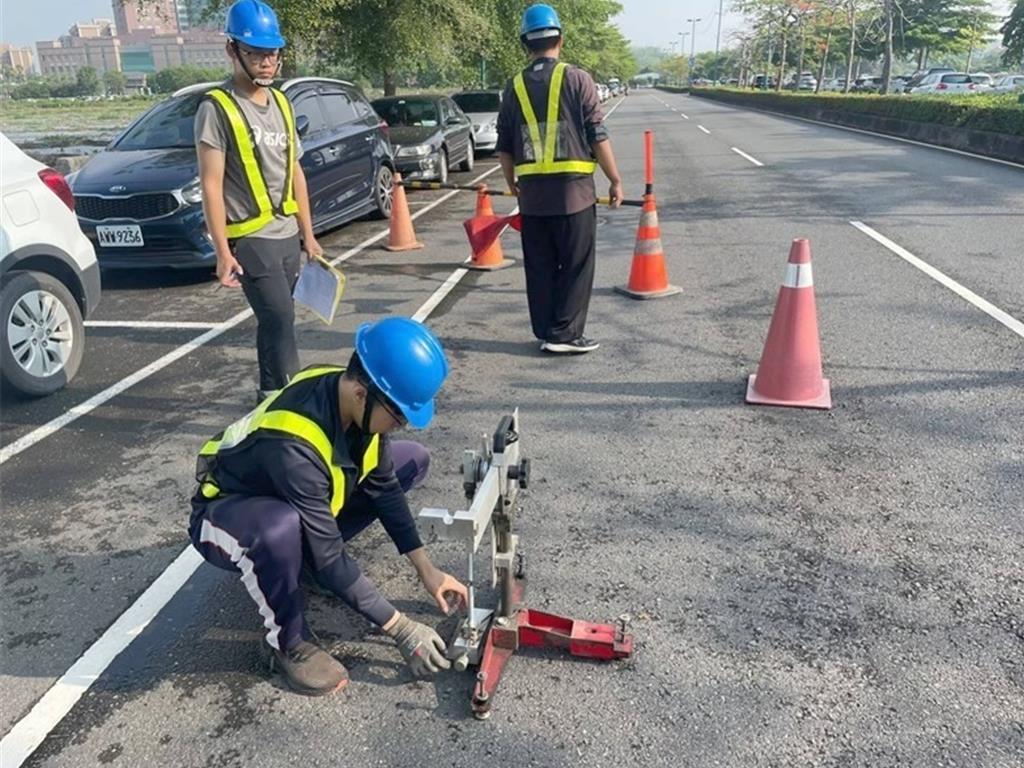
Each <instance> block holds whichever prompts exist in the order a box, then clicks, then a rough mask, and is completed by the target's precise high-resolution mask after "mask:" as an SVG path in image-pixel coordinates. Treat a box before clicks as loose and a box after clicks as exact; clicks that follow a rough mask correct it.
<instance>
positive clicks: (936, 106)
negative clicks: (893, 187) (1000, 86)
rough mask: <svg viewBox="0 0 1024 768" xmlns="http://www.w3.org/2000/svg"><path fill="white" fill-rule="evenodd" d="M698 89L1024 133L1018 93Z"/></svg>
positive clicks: (752, 102)
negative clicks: (879, 93)
mask: <svg viewBox="0 0 1024 768" xmlns="http://www.w3.org/2000/svg"><path fill="white" fill-rule="evenodd" d="M694 92H695V93H698V94H699V95H706V96H708V97H710V98H716V99H721V100H722V101H729V102H732V103H738V104H745V105H748V106H752V107H761V108H763V109H769V110H771V109H776V110H779V111H782V112H800V111H802V110H804V109H813V108H818V109H828V110H832V111H834V112H858V113H866V114H871V115H880V116H883V117H893V118H898V119H900V120H913V121H916V122H919V123H938V124H940V125H948V126H952V127H954V128H970V129H972V130H975V131H991V132H993V133H1005V134H1009V135H1011V136H1024V104H1019V103H1018V102H1017V94H1015V93H1000V94H972V95H964V96H924V95H920V96H918V95H914V96H909V95H890V96H880V95H877V94H859V93H857V94H852V93H851V94H842V93H818V94H814V93H775V92H772V91H768V92H765V91H751V90H744V89H742V88H700V89H694Z"/></svg>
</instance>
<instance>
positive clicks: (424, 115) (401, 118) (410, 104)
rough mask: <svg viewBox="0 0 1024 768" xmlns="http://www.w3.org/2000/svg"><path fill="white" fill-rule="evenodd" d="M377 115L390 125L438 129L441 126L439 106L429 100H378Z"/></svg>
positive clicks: (376, 104) (375, 102)
mask: <svg viewBox="0 0 1024 768" xmlns="http://www.w3.org/2000/svg"><path fill="white" fill-rule="evenodd" d="M373 108H374V109H376V110H377V114H378V115H380V116H381V117H382V118H384V121H385V122H386V123H387V124H388V125H409V126H422V127H428V128H436V127H437V126H438V125H440V115H439V114H438V111H437V104H436V103H435V102H434V101H433V100H428V99H377V100H376V101H374V102H373Z"/></svg>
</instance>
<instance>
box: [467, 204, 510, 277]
mask: <svg viewBox="0 0 1024 768" xmlns="http://www.w3.org/2000/svg"><path fill="white" fill-rule="evenodd" d="M497 218H498V217H496V216H495V215H494V208H493V207H492V206H491V196H490V195H488V194H487V187H486V186H481V187H480V189H478V190H477V193H476V214H475V215H474V216H473V219H471V221H477V222H486V221H495V220H496V219H497ZM466 231H467V234H470V232H469V227H467V229H466ZM502 231H504V228H499V229H498V230H497V236H496V237H495V238H494V239H493V240H490V242H489V243H487V244H486V245H485V246H484V247H483V248H478V247H477V245H476V244H475V242H474V238H473V237H472V235H471V234H470V241H469V242H470V248H471V250H472V251H473V259H472V261H471V262H470V264H469V268H470V269H480V270H488V271H493V270H495V269H504V268H505V267H510V266H512V264H513V260H512V259H506V258H505V254H504V252H503V251H502V250H501V232H502Z"/></svg>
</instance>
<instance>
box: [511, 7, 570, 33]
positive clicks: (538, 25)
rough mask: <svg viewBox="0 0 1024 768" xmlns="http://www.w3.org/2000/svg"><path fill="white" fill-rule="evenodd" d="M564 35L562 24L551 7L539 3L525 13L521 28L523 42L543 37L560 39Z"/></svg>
mask: <svg viewBox="0 0 1024 768" xmlns="http://www.w3.org/2000/svg"><path fill="white" fill-rule="evenodd" d="M561 34H562V22H560V21H559V20H558V14H557V13H555V9H554V8H552V7H551V6H550V5H544V4H543V3H537V4H535V5H531V6H530V7H529V8H527V9H526V10H525V11H524V12H523V23H522V24H521V25H520V27H519V37H520V39H522V40H537V39H539V38H542V37H558V36H559V35H561Z"/></svg>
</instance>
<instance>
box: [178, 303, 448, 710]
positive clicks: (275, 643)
mask: <svg viewBox="0 0 1024 768" xmlns="http://www.w3.org/2000/svg"><path fill="white" fill-rule="evenodd" d="M355 347H356V348H355V351H354V352H353V354H352V358H351V360H350V361H349V364H348V367H347V368H339V367H335V366H317V367H311V368H307V369H305V370H303V371H301V372H299V373H297V374H296V375H295V376H294V377H293V378H292V380H291V382H290V383H289V384H288V385H287V386H286V387H284V389H282V390H280V391H279V392H275V393H273V394H271V396H270V397H268V398H267V399H266V400H264V401H263V402H262V403H261V404H260V405H258V406H257V407H256V409H255V410H253V411H252V412H250V413H249V414H247V415H246V416H244V417H243V418H241V419H240V420H238V421H236V422H235V423H234V424H232V425H231V426H229V427H228V428H227V429H225V430H224V431H223V432H221V433H220V434H219V435H217V436H216V437H214V438H213V439H212V440H210V441H209V442H207V443H206V445H204V446H203V448H202V450H201V451H200V452H199V459H198V462H197V466H196V479H197V480H198V481H199V489H198V490H197V491H196V494H195V496H194V497H193V498H192V516H191V519H190V521H189V536H190V537H191V539H192V544H193V546H195V548H196V549H197V550H199V553H200V554H201V555H202V556H203V557H204V558H205V559H206V560H207V561H208V562H210V563H212V564H213V565H215V566H217V567H218V568H223V569H225V570H228V571H235V572H237V573H240V574H241V578H242V583H243V584H244V585H245V588H246V590H247V591H248V593H249V595H250V596H251V597H252V599H253V601H254V602H255V603H256V607H257V608H258V610H259V613H260V616H262V617H263V625H264V626H265V627H266V629H267V634H266V642H267V644H268V645H269V646H270V649H271V654H272V657H273V661H274V662H276V665H277V666H279V667H280V669H281V671H282V673H283V674H284V678H285V681H286V682H287V684H288V686H289V687H290V688H291V689H292V690H294V691H297V692H298V693H303V694H307V695H310V696H318V695H322V694H327V693H331V692H333V691H336V690H338V689H339V688H341V687H343V686H344V685H345V683H346V682H347V680H348V674H347V673H346V671H345V667H344V666H342V665H341V663H340V662H338V661H337V660H336V659H335V658H334V657H333V656H331V655H330V654H329V653H327V651H325V650H324V649H323V648H321V647H320V646H319V645H316V644H315V643H313V642H311V639H312V638H313V635H312V633H311V632H310V630H309V628H308V626H307V625H306V620H305V617H304V615H303V601H302V591H301V590H300V588H299V582H300V579H306V580H312V581H313V582H314V583H315V585H316V586H319V587H320V588H321V589H322V590H326V591H328V592H331V593H333V594H334V595H336V596H338V597H339V598H341V599H342V600H343V601H344V602H345V603H346V604H347V605H349V606H350V607H351V608H352V609H353V610H355V611H357V612H358V613H360V614H361V615H362V616H363V617H364V618H366V619H367V620H368V621H370V622H372V623H374V624H377V625H379V626H380V627H381V628H382V629H383V630H384V632H385V633H386V634H388V635H390V636H391V638H392V639H394V641H395V643H396V644H397V645H398V649H399V651H400V652H401V654H402V656H403V658H404V659H405V661H406V662H407V663H408V664H409V667H410V668H411V669H412V672H413V674H415V675H425V674H429V673H432V672H436V671H437V670H438V669H447V668H448V666H449V662H448V660H447V659H446V658H445V656H444V651H445V644H444V641H442V640H441V638H440V637H439V636H438V635H437V633H436V632H435V631H434V630H433V629H431V628H430V627H428V626H426V625H425V624H420V623H418V622H415V621H413V620H412V619H410V618H408V617H407V616H405V615H403V614H401V613H399V612H398V611H397V610H395V608H394V607H393V606H392V605H391V603H389V602H388V601H387V600H386V599H385V598H384V597H383V596H382V595H381V594H380V593H379V592H378V591H377V588H376V587H375V586H374V585H373V583H372V582H371V581H370V580H369V579H368V578H367V577H366V576H364V575H363V574H362V572H361V571H360V569H359V565H358V564H357V563H356V562H355V560H353V559H352V558H351V557H350V556H349V554H348V552H347V550H346V548H345V545H346V543H347V542H348V541H350V540H351V539H352V537H354V536H355V535H356V534H358V533H359V532H360V531H362V530H363V529H364V528H366V527H367V526H368V525H370V524H371V523H372V522H373V521H374V520H378V519H379V520H380V522H381V523H382V524H383V526H384V529H385V530H386V531H387V533H388V535H389V536H390V537H391V540H392V541H393V542H394V543H395V546H396V547H397V548H398V552H399V554H404V555H406V556H407V557H408V558H409V562H410V563H412V565H413V567H414V568H415V570H416V572H417V574H418V575H419V578H420V581H422V582H423V586H424V587H425V588H426V590H427V592H429V594H430V595H431V597H433V599H434V601H435V602H436V603H437V606H438V608H440V609H441V610H442V611H443V612H445V613H448V612H449V609H450V608H453V607H454V606H452V605H450V604H449V602H448V600H449V599H452V598H453V597H458V598H459V599H460V601H461V602H465V601H466V599H467V593H466V587H465V586H464V585H462V584H461V583H459V582H458V581H456V580H455V579H454V578H452V577H451V576H449V575H448V574H447V573H444V572H443V571H441V570H439V569H438V568H436V567H435V566H434V565H433V564H432V563H431V562H430V558H429V557H427V552H426V549H424V547H423V544H422V542H421V541H420V538H419V534H418V533H417V530H416V522H415V521H414V520H413V518H412V515H411V513H410V512H409V504H408V502H407V501H406V498H405V493H406V491H408V490H409V489H410V488H412V487H413V486H415V485H417V484H418V483H419V482H421V481H422V480H423V478H424V477H425V476H426V474H427V466H428V464H429V462H430V456H429V454H428V453H427V450H426V449H425V448H424V447H423V446H422V445H420V444H419V443H413V442H399V441H395V442H391V441H390V440H389V439H388V433H389V432H392V431H394V430H395V429H398V428H400V427H403V426H405V425H406V424H408V425H409V426H412V427H414V428H416V429H423V428H425V427H426V426H427V425H428V424H429V423H430V420H431V419H432V418H433V415H434V396H435V395H436V394H437V391H438V390H439V389H440V388H441V384H442V383H443V382H444V379H445V376H447V374H448V362H447V360H446V359H445V355H444V350H443V349H442V348H441V344H440V343H439V342H438V340H437V338H436V337H435V336H434V335H433V334H432V333H431V332H430V331H429V330H428V329H427V328H426V327H425V326H423V325H421V324H420V323H418V322H416V321H415V320H411V319H409V318H405V317H389V318H386V319H384V320H380V321H378V322H376V323H367V324H365V325H363V326H361V327H360V328H359V330H358V331H357V332H356V344H355Z"/></svg>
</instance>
